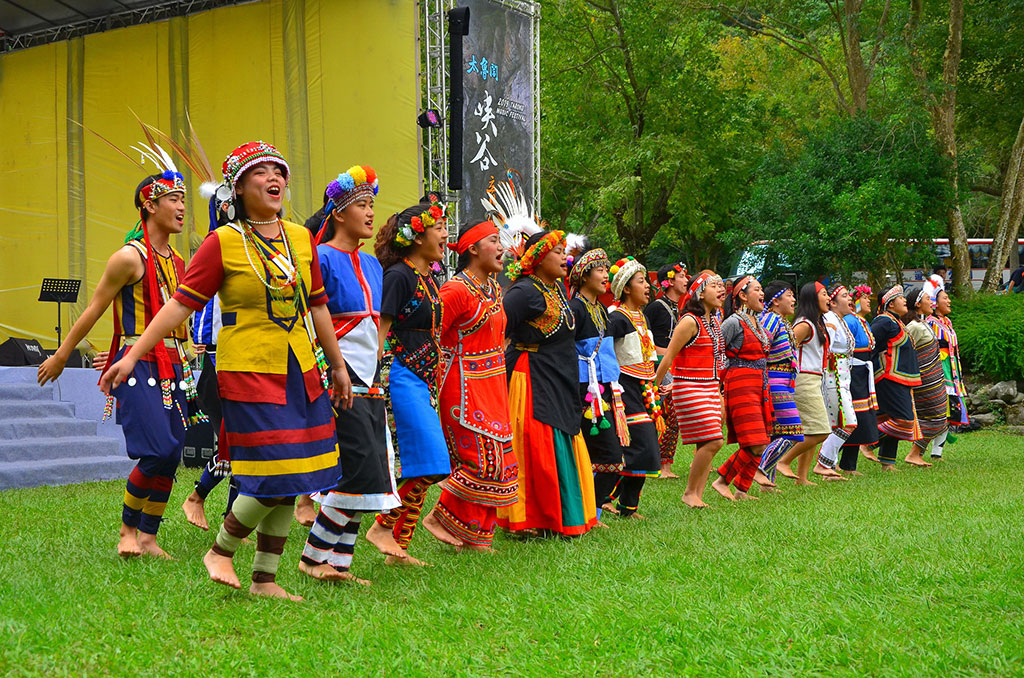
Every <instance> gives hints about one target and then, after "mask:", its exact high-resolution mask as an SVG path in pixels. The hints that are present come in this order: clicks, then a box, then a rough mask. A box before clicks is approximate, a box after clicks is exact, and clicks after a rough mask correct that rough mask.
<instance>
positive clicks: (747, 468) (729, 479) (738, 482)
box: [711, 275, 772, 500]
mask: <svg viewBox="0 0 1024 678" xmlns="http://www.w3.org/2000/svg"><path fill="white" fill-rule="evenodd" d="M727 304H728V307H727V309H726V310H727V311H728V312H729V315H728V316H726V318H725V322H723V323H722V337H723V338H724V340H725V359H726V367H725V375H724V377H723V379H722V391H723V393H724V394H725V404H726V410H725V411H726V424H727V427H728V429H729V442H730V443H739V449H737V450H736V451H735V452H733V453H732V455H731V456H730V457H729V458H728V459H726V461H725V463H724V464H722V466H721V467H719V469H718V478H717V479H716V480H715V482H713V483H711V487H713V488H714V489H715V491H716V492H718V493H719V494H720V495H722V496H723V497H725V498H726V499H729V500H736V499H756V498H757V497H751V496H750V495H749V494H748V492H749V491H750V485H751V484H752V483H753V482H754V475H755V474H756V473H757V468H758V465H759V464H760V463H761V454H762V453H763V452H764V449H765V446H767V445H768V441H769V437H768V432H769V431H770V430H771V428H772V399H771V392H770V390H769V387H768V374H767V372H766V370H767V368H768V360H767V355H768V349H769V347H770V345H771V344H770V342H771V340H770V338H769V336H768V333H767V332H766V331H765V329H764V328H763V327H762V326H761V323H760V322H758V319H757V314H758V313H760V312H761V311H763V310H764V290H763V289H761V283H759V282H758V281H757V280H756V279H755V278H754V277H753V276H750V275H747V276H744V277H742V278H740V279H739V280H738V281H737V282H736V284H735V285H733V288H732V296H731V297H730V298H729V301H728V302H727ZM729 485H735V486H736V493H735V494H733V492H732V490H731V489H729Z"/></svg>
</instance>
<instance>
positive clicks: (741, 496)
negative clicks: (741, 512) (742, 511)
mask: <svg viewBox="0 0 1024 678" xmlns="http://www.w3.org/2000/svg"><path fill="white" fill-rule="evenodd" d="M760 498H761V497H755V496H754V495H752V494H747V493H746V492H743V491H741V490H736V501H747V500H757V499H760Z"/></svg>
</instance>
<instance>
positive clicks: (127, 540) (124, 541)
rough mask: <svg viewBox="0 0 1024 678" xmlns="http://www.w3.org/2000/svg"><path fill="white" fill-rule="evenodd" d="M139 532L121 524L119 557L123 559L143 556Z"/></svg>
mask: <svg viewBox="0 0 1024 678" xmlns="http://www.w3.org/2000/svg"><path fill="white" fill-rule="evenodd" d="M137 535H138V530H137V529H135V528H134V527H128V526H127V525H125V524H124V523H121V538H120V539H119V540H118V542H117V555H119V556H121V557H122V558H137V557H138V556H141V555H142V549H141V548H139V538H138V536H137Z"/></svg>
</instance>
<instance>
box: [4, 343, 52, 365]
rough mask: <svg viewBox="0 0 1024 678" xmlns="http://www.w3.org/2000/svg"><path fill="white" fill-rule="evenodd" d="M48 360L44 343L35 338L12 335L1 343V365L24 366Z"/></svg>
mask: <svg viewBox="0 0 1024 678" xmlns="http://www.w3.org/2000/svg"><path fill="white" fill-rule="evenodd" d="M44 360H46V352H45V351H44V350H43V346H42V344H40V343H39V342H38V341H36V340H35V339H19V338H18V337H11V338H10V339H8V340H7V341H5V342H4V343H2V344H0V365H5V366H11V367H23V366H25V365H39V364H40V363H42V362H43V361H44Z"/></svg>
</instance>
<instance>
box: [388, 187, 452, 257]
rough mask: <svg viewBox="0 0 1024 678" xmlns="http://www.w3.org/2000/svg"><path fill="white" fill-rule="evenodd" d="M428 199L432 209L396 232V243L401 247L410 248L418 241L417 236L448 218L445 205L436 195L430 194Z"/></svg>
mask: <svg viewBox="0 0 1024 678" xmlns="http://www.w3.org/2000/svg"><path fill="white" fill-rule="evenodd" d="M427 199H428V200H429V201H430V207H428V208H427V209H426V210H425V211H424V212H422V213H421V214H420V215H419V216H415V217H413V218H412V219H410V220H409V223H408V224H402V223H399V224H398V231H396V232H395V242H396V243H398V245H399V246H400V247H409V246H410V245H412V243H413V241H414V240H415V239H416V234H418V233H419V234H422V233H424V232H425V231H426V230H427V229H428V228H430V227H431V226H433V225H434V224H436V223H437V222H438V220H440V219H445V218H446V217H447V210H446V209H445V206H444V203H442V202H441V200H440V198H438V197H437V194H436V193H431V194H429V195H428V196H427Z"/></svg>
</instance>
